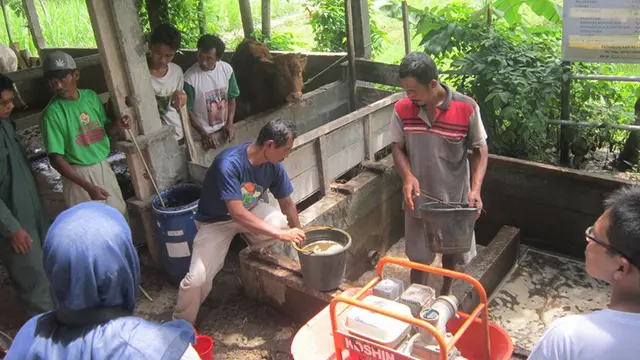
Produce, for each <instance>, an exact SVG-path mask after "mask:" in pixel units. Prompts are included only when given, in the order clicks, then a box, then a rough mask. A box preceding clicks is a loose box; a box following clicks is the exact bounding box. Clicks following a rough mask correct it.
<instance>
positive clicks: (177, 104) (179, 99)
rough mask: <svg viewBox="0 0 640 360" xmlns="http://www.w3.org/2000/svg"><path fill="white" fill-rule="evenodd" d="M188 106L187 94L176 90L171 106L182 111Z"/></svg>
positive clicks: (172, 96)
mask: <svg viewBox="0 0 640 360" xmlns="http://www.w3.org/2000/svg"><path fill="white" fill-rule="evenodd" d="M186 104H187V94H186V93H185V92H184V91H180V90H176V91H174V92H173V94H172V95H171V106H173V108H174V109H180V108H181V107H183V106H185V105H186Z"/></svg>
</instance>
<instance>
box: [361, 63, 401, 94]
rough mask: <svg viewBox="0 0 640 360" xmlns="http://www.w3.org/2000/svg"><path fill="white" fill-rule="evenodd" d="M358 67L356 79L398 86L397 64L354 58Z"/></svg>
mask: <svg viewBox="0 0 640 360" xmlns="http://www.w3.org/2000/svg"><path fill="white" fill-rule="evenodd" d="M356 66H357V68H358V80H360V81H366V82H372V83H375V84H383V85H391V86H397V87H400V79H399V78H398V70H399V68H400V67H399V66H398V65H391V64H383V63H378V62H374V61H369V60H362V59H358V60H356Z"/></svg>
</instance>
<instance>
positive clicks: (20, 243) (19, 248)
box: [10, 229, 33, 254]
mask: <svg viewBox="0 0 640 360" xmlns="http://www.w3.org/2000/svg"><path fill="white" fill-rule="evenodd" d="M10 239H11V246H13V251H15V252H16V253H17V254H26V253H28V252H29V251H31V244H32V243H33V240H32V239H31V236H29V233H28V232H26V231H25V230H24V229H20V230H18V231H16V232H15V233H13V235H11V238H10Z"/></svg>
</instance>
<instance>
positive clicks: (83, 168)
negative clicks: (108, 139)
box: [62, 159, 127, 219]
mask: <svg viewBox="0 0 640 360" xmlns="http://www.w3.org/2000/svg"><path fill="white" fill-rule="evenodd" d="M71 166H73V168H74V169H75V170H76V172H77V173H78V175H80V177H82V178H83V179H85V180H87V181H88V182H90V183H92V184H94V185H96V186H99V187H101V188H103V189H105V190H106V191H107V192H108V193H109V197H108V198H107V200H106V201H103V202H104V203H106V204H107V205H109V206H112V207H114V208H116V209H117V210H118V211H120V213H121V214H122V215H123V216H124V217H125V219H126V218H127V204H126V203H125V202H124V199H123V198H122V191H121V190H120V186H119V185H118V180H117V179H116V174H115V173H114V172H113V170H112V169H111V166H109V163H108V162H107V160H106V159H105V160H103V161H102V162H99V163H97V164H93V165H71ZM62 193H63V195H64V202H65V204H66V205H67V208H70V207H72V206H74V205H77V204H80V203H83V202H87V201H92V200H91V197H90V196H89V193H88V192H87V191H86V190H85V189H83V188H81V187H80V186H78V184H76V183H74V182H73V181H71V180H69V179H67V178H65V177H62Z"/></svg>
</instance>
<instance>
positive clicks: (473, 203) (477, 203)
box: [468, 190, 482, 216]
mask: <svg viewBox="0 0 640 360" xmlns="http://www.w3.org/2000/svg"><path fill="white" fill-rule="evenodd" d="M468 198H469V206H470V207H477V208H478V211H477V215H478V216H480V213H481V212H482V198H481V197H480V191H479V190H471V191H469V195H468Z"/></svg>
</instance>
